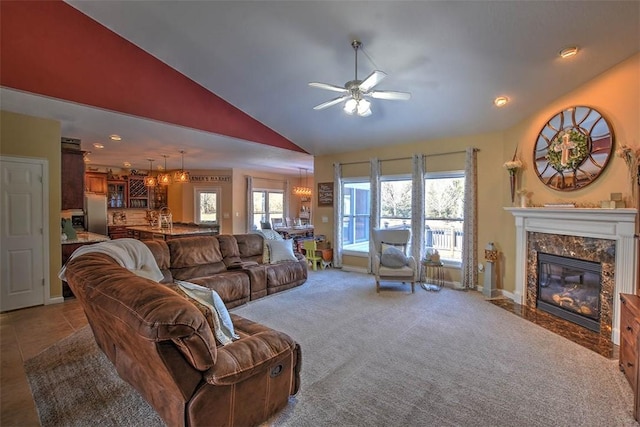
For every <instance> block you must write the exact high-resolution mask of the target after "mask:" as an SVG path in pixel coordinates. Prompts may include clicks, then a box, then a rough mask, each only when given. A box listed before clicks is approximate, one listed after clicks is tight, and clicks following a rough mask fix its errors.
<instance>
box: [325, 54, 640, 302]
mask: <svg viewBox="0 0 640 427" xmlns="http://www.w3.org/2000/svg"><path fill="white" fill-rule="evenodd" d="M515 102H526V100H515ZM639 103H640V54H637V55H634V56H633V57H631V58H629V59H628V60H626V61H624V62H622V63H620V64H619V65H618V66H616V67H613V68H612V69H610V70H608V71H607V72H605V73H603V74H601V75H600V76H598V77H597V78H595V79H593V80H591V81H590V82H587V83H586V84H584V85H583V86H581V87H580V88H579V89H577V90H575V91H572V92H571V93H568V94H566V95H563V96H561V97H559V98H558V99H556V100H555V101H553V102H552V103H550V104H549V105H548V106H546V107H545V108H543V109H541V110H540V111H537V112H536V113H535V114H533V115H531V116H529V117H527V118H526V119H525V120H523V121H522V122H520V123H518V124H517V125H515V126H513V127H512V128H510V129H508V130H506V131H504V132H495V133H490V134H484V135H469V136H464V137H459V138H450V139H441V140H429V141H424V142H422V143H416V144H404V145H393V146H388V147H381V148H374V149H367V150H362V151H357V152H351V153H345V154H340V155H334V156H319V157H316V159H315V172H314V179H315V181H316V182H332V181H333V164H334V163H348V162H359V161H365V162H366V161H368V160H369V159H371V158H373V157H377V158H379V159H392V158H399V157H409V156H411V155H412V154H414V153H423V154H426V155H427V156H428V157H427V160H426V164H427V171H436V170H455V169H463V168H464V155H448V156H437V157H433V156H432V155H433V154H436V153H443V152H453V151H458V150H464V149H465V148H466V147H476V148H478V149H480V151H479V152H478V258H479V260H480V261H484V246H485V245H486V244H487V243H488V242H494V243H495V244H496V246H497V247H498V249H499V250H500V251H501V257H502V258H501V262H500V263H499V264H498V266H497V270H498V275H499V278H498V287H499V288H502V289H504V290H505V291H507V292H511V291H513V290H514V289H515V287H514V277H515V270H514V256H515V221H514V219H513V216H512V215H511V214H510V213H508V212H506V211H504V209H503V207H505V206H511V197H510V191H509V180H508V175H507V172H506V171H505V169H504V167H503V166H502V165H503V163H504V162H505V161H507V160H511V158H512V156H513V153H514V150H515V148H516V146H518V152H519V153H520V155H519V157H520V158H521V160H522V161H523V162H524V163H525V167H524V170H523V171H521V174H520V176H519V187H520V188H527V189H528V190H529V191H531V192H533V197H532V202H533V203H534V204H536V205H542V204H544V203H549V202H559V201H572V202H576V203H577V204H579V205H584V206H591V205H599V202H600V200H603V199H608V198H609V193H611V192H622V193H624V194H625V196H626V197H627V199H629V197H630V192H631V189H630V186H629V179H628V170H627V168H626V166H625V164H624V162H623V161H622V159H620V158H618V157H614V158H613V159H612V160H611V161H610V163H609V165H608V167H607V169H606V170H605V171H604V173H603V174H602V176H601V177H600V178H599V179H598V180H597V181H596V182H595V183H593V184H591V185H589V186H588V187H587V188H585V189H582V190H578V191H574V192H559V191H554V190H551V189H548V188H547V187H545V186H544V185H543V184H542V183H541V182H540V181H539V179H538V177H537V175H536V174H535V171H533V169H532V159H533V144H534V142H535V140H536V136H537V134H538V132H539V131H540V130H541V128H542V126H543V125H544V123H546V121H547V120H549V119H550V118H551V117H552V116H553V115H554V114H556V113H557V112H559V111H561V110H563V109H565V108H567V107H570V106H574V105H586V106H591V107H594V108H596V109H597V110H598V111H600V112H601V113H602V114H603V115H604V116H605V117H606V118H607V119H608V120H609V121H610V123H611V124H612V126H613V129H614V133H615V139H616V142H615V147H616V148H617V147H619V146H620V144H626V145H629V146H632V147H636V148H638V147H640V105H639ZM506 108H508V107H506ZM403 169H404V170H403ZM410 170H411V169H410V167H409V166H408V162H404V163H403V162H393V163H389V164H388V165H387V164H385V162H383V165H382V172H383V173H393V172H394V171H395V172H404V173H408V172H410ZM368 171H369V168H368V165H366V164H364V165H350V166H345V167H344V174H345V175H347V176H368V173H369V172H368ZM314 209H315V211H314V216H315V218H316V221H314V222H315V224H316V230H317V233H320V234H326V235H328V236H333V224H334V216H333V208H328V207H322V208H318V206H317V197H315V198H314ZM322 216H327V217H329V222H328V223H326V224H325V223H322V222H321V221H319V218H321V217H322ZM344 264H345V265H349V266H355V267H361V268H364V267H365V266H366V264H367V261H366V259H363V258H354V257H344ZM447 274H448V279H449V280H454V281H457V280H459V273H457V272H454V271H453V270H452V269H448V272H447ZM482 281H483V276H482V274H480V276H479V283H480V284H482Z"/></svg>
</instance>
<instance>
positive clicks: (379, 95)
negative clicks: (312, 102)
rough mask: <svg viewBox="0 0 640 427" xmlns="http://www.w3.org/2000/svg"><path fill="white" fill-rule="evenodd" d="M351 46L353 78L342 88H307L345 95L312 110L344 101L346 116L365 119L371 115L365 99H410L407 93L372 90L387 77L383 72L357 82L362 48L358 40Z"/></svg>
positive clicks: (316, 84) (378, 71)
mask: <svg viewBox="0 0 640 427" xmlns="http://www.w3.org/2000/svg"><path fill="white" fill-rule="evenodd" d="M351 46H352V47H353V50H354V51H355V56H356V67H355V68H356V72H355V78H354V79H353V80H350V81H348V82H346V83H345V84H344V87H340V86H336V85H332V84H328V83H316V82H311V83H309V86H311V87H317V88H320V89H326V90H330V91H333V92H341V93H344V94H345V95H343V96H340V97H338V98H334V99H332V100H331V101H327V102H324V103H322V104H320V105H316V106H315V107H313V109H314V110H324V109H325V108H328V107H331V106H333V105H336V104H339V103H341V102H342V101H346V102H345V103H344V111H345V112H346V113H347V114H355V115H357V116H360V117H367V116H370V115H371V103H370V102H369V101H368V100H367V99H366V98H369V97H370V98H375V99H386V100H394V101H406V100H408V99H410V98H411V94H410V93H408V92H395V91H390V90H372V89H373V88H374V87H375V86H376V85H377V84H378V83H380V82H381V81H382V80H383V79H384V78H385V77H386V76H387V74H386V73H385V72H384V71H380V70H374V71H373V72H372V73H371V74H369V75H368V76H367V77H366V78H365V79H364V80H358V49H359V48H360V47H361V46H362V42H360V41H359V40H354V41H352V42H351Z"/></svg>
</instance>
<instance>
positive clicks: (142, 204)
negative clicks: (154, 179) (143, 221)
mask: <svg viewBox="0 0 640 427" xmlns="http://www.w3.org/2000/svg"><path fill="white" fill-rule="evenodd" d="M128 189H129V199H128V200H129V206H128V207H130V208H134V209H149V189H148V188H147V187H145V186H144V176H135V175H130V176H129V179H128Z"/></svg>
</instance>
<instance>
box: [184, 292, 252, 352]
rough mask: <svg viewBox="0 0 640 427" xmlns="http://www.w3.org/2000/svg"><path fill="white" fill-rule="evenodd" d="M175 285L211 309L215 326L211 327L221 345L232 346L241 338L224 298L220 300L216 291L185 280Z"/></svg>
mask: <svg viewBox="0 0 640 427" xmlns="http://www.w3.org/2000/svg"><path fill="white" fill-rule="evenodd" d="M174 283H176V284H177V285H178V286H179V287H180V289H182V292H184V293H185V294H186V295H188V296H189V297H190V298H193V299H194V300H196V301H198V302H199V303H200V304H202V305H204V306H205V307H207V308H208V309H209V311H210V312H211V317H212V319H211V320H212V321H213V324H210V325H209V326H211V329H212V331H213V334H214V335H215V337H216V338H217V339H218V341H219V342H220V344H222V345H227V344H231V343H232V342H233V340H237V339H239V338H240V336H239V335H238V334H236V333H235V331H234V328H233V322H232V321H231V316H229V312H228V311H227V307H225V305H224V302H223V301H222V298H220V295H218V293H217V292H216V291H214V290H213V289H209V288H206V287H204V286H200V285H196V284H195V283H191V282H185V281H184V280H175V281H174Z"/></svg>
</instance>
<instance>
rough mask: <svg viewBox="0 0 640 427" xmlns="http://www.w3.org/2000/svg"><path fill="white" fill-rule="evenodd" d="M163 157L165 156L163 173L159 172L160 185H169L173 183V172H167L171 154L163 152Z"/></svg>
mask: <svg viewBox="0 0 640 427" xmlns="http://www.w3.org/2000/svg"><path fill="white" fill-rule="evenodd" d="M162 157H164V170H163V171H162V172H163V173H159V174H158V185H169V184H171V174H170V173H169V172H167V157H169V156H167V155H166V154H163V155H162Z"/></svg>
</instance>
